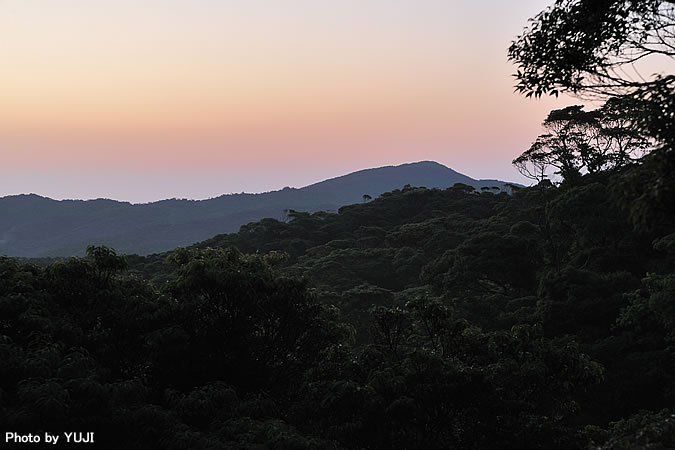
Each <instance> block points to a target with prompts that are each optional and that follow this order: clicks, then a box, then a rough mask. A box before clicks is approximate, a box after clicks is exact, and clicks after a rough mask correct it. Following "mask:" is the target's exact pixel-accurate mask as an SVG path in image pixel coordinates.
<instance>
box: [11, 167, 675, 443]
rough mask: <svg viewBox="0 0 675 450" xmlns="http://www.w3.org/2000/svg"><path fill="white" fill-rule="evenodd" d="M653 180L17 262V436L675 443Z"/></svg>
mask: <svg viewBox="0 0 675 450" xmlns="http://www.w3.org/2000/svg"><path fill="white" fill-rule="evenodd" d="M643 171H644V166H641V165H637V166H634V167H630V168H627V169H626V170H624V171H622V172H621V173H617V174H611V175H609V174H605V173H600V174H597V175H593V176H592V175H587V176H584V177H582V178H581V179H580V180H579V181H578V182H577V183H576V184H574V185H567V184H566V183H563V184H561V185H560V186H559V187H555V186H553V185H551V184H547V183H541V184H540V185H537V186H534V187H531V188H527V189H522V190H518V191H516V192H514V193H513V194H512V195H509V194H506V193H499V194H494V193H493V192H492V191H490V190H489V189H488V190H484V191H482V192H481V191H479V192H476V191H474V190H473V188H470V187H467V186H465V185H456V186H454V187H453V188H450V189H447V190H437V189H425V188H412V187H406V188H403V189H402V190H396V191H393V192H391V193H388V194H385V195H383V196H381V197H380V198H378V199H375V200H372V201H370V202H367V203H363V204H357V205H352V206H348V207H345V208H342V209H341V210H340V211H339V213H338V214H329V213H314V214H307V213H295V214H294V213H291V216H290V220H289V221H288V222H286V223H284V222H279V221H277V220H273V219H266V220H263V221H260V222H256V223H252V224H249V225H247V226H245V227H243V228H242V230H241V231H240V232H239V233H236V234H229V235H222V236H217V237H215V238H213V239H211V240H210V241H207V242H204V243H201V244H198V245H196V246H193V247H191V248H185V249H177V250H175V251H173V252H169V253H168V254H162V255H154V256H151V257H139V256H127V257H124V256H118V255H116V254H115V252H114V251H113V250H111V249H108V248H105V247H91V248H90V249H89V254H88V256H87V257H85V258H69V259H65V260H60V261H57V262H53V263H52V264H50V265H48V266H46V267H44V268H40V267H39V266H38V265H35V264H30V263H24V262H20V261H17V260H14V259H9V258H4V259H2V260H0V261H1V262H0V264H1V267H2V269H1V271H0V273H1V280H2V281H1V283H2V284H0V289H1V290H0V293H1V296H0V317H2V319H1V321H0V327H1V332H2V343H1V344H0V349H1V350H0V351H1V352H2V353H1V354H2V365H1V366H0V367H1V372H0V377H1V378H0V380H1V381H2V410H1V415H0V420H1V421H2V422H3V423H4V424H5V427H6V428H7V429H11V430H18V431H26V432H29V431H31V432H38V431H41V430H45V431H49V430H56V429H77V430H92V431H96V435H97V442H99V445H100V446H103V447H108V448H121V447H124V448H223V447H227V448H252V447H260V448H267V447H270V448H392V447H397V448H452V447H457V448H561V449H563V448H584V447H585V446H586V445H593V446H597V447H599V448H636V446H638V445H639V444H640V443H648V442H662V441H663V440H664V439H665V440H666V441H667V442H670V444H671V445H672V443H673V437H674V436H675V427H674V426H673V417H672V414H673V412H674V411H672V410H671V409H668V408H669V407H670V406H671V405H672V402H673V393H674V391H673V387H674V383H675V375H674V374H675V371H673V359H672V352H673V349H672V345H673V337H674V334H673V333H674V331H675V327H674V326H675V309H674V308H673V302H672V299H673V294H674V293H675V266H674V264H675V233H674V232H675V229H674V228H675V227H673V223H674V222H673V221H672V219H673V217H672V212H671V214H670V215H668V216H663V217H661V218H660V219H659V220H657V219H656V218H655V219H653V220H650V221H649V222H648V223H650V224H654V226H651V227H643V226H642V225H640V223H641V222H640V221H637V222H635V221H634V220H632V217H633V216H632V215H631V209H630V208H626V207H624V206H622V202H621V200H620V199H621V198H622V197H621V195H622V193H623V192H625V191H626V189H625V187H624V183H629V182H631V180H632V179H633V178H634V177H637V176H639V175H640V174H641V173H642V172H643ZM642 175H646V174H644V173H643V174H642ZM628 205H634V202H629V203H628ZM603 446H604V447H603ZM637 448H639V447H637ZM645 448H652V447H645ZM654 448H660V447H654Z"/></svg>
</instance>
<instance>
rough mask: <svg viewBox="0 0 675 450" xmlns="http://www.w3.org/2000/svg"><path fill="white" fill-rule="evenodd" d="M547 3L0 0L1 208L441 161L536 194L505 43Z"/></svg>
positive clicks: (531, 114) (523, 104) (301, 180)
mask: <svg viewBox="0 0 675 450" xmlns="http://www.w3.org/2000/svg"><path fill="white" fill-rule="evenodd" d="M548 3H550V2H549V1H546V0H521V1H518V2H506V1H504V0H483V1H481V2H477V1H474V0H469V1H453V0H438V1H437V0H386V1H385V0H340V1H337V2H336V1H328V0H325V1H324V0H283V1H281V0H278V1H277V0H266V1H261V0H247V1H240V0H236V1H235V0H232V1H227V0H143V1H138V0H133V1H131V0H115V1H109V0H57V1H54V0H0V61H2V69H1V70H0V157H1V164H0V196H2V195H10V194H18V193H29V192H34V193H37V194H40V195H46V196H50V197H53V198H59V199H60V198H97V197H107V198H114V199H120V200H129V201H132V202H146V201H152V200H158V199H162V198H170V197H179V198H207V197H212V196H217V195H220V194H223V193H229V192H242V191H247V192H262V191H267V190H272V189H280V188H282V187H284V186H295V187H300V186H303V185H307V184H310V183H312V182H316V181H320V180H322V179H325V178H328V177H333V176H338V175H342V174H345V173H348V172H350V171H354V170H358V169H362V168H367V167H377V166H382V165H392V164H400V163H405V162H412V161H419V160H435V161H438V162H440V163H442V164H445V165H447V166H449V167H452V168H453V169H455V170H458V171H460V172H463V173H465V174H467V175H469V176H472V177H474V178H500V179H506V180H513V181H520V182H524V179H522V178H521V177H520V176H519V175H518V173H517V172H516V171H515V169H513V167H512V166H511V163H510V162H511V160H512V159H513V158H514V157H516V156H518V155H519V154H520V153H521V152H522V151H524V150H526V149H527V148H528V147H529V145H530V143H531V142H532V141H533V140H534V138H535V137H536V136H537V134H539V133H540V125H539V124H540V123H541V121H542V120H543V119H544V118H545V117H546V114H547V113H548V111H549V110H551V109H553V108H558V107H562V106H564V105H567V104H571V103H574V102H575V100H574V99H569V98H561V99H558V100H556V99H544V100H536V101H535V100H527V99H525V98H523V97H521V96H518V95H517V94H515V93H513V85H514V80H513V79H512V77H511V73H512V72H513V71H514V67H513V66H512V65H511V64H510V63H508V62H507V60H506V49H507V47H508V45H509V43H510V41H511V40H512V39H514V38H515V37H516V36H517V35H518V34H519V33H520V32H521V31H522V28H523V27H524V26H525V25H526V24H527V19H528V18H529V17H532V16H533V15H535V14H536V13H537V12H538V11H540V10H541V9H543V8H544V7H545V6H546V5H547V4H548Z"/></svg>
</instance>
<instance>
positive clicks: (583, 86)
mask: <svg viewBox="0 0 675 450" xmlns="http://www.w3.org/2000/svg"><path fill="white" fill-rule="evenodd" d="M508 56H509V59H511V60H512V61H514V62H515V63H516V64H517V65H518V68H517V71H516V74H515V77H516V78H517V80H518V83H517V85H516V91H518V92H520V93H522V94H525V95H526V96H528V97H531V96H535V97H540V96H542V95H544V94H550V95H558V93H559V92H569V93H572V94H575V95H590V96H596V97H600V98H605V99H607V98H613V97H618V98H622V99H624V100H626V101H631V102H633V104H634V107H635V108H636V109H637V110H639V111H640V114H639V115H637V116H636V126H637V127H638V128H639V129H640V131H642V132H643V133H645V134H646V135H648V136H650V137H652V138H654V139H656V140H658V141H660V142H661V143H663V144H665V145H664V146H663V150H664V151H663V152H660V153H661V154H660V155H658V157H657V158H661V157H664V156H665V160H664V161H659V164H660V165H661V166H663V170H658V171H659V172H664V173H667V172H668V169H670V168H672V166H673V160H675V152H673V150H672V148H673V144H674V143H675V75H673V74H672V73H667V71H665V70H664V71H661V72H658V73H655V74H653V75H651V76H648V75H645V73H643V72H645V69H644V67H642V65H643V64H644V63H646V62H649V67H654V66H655V65H656V64H661V67H663V68H664V69H665V68H667V67H672V63H673V59H675V1H674V0H600V1H599V0H557V1H556V2H555V4H554V5H553V6H550V7H549V8H547V9H545V10H544V11H542V12H541V13H539V14H538V15H537V16H536V17H535V18H534V19H532V20H531V21H530V25H529V26H528V27H527V28H526V29H525V32H524V33H523V34H522V35H520V36H519V37H518V38H517V39H516V40H515V41H514V42H513V43H512V44H511V46H510V47H509V51H508ZM647 70H652V71H653V69H647ZM663 190H664V191H667V192H671V191H672V187H665V188H664V189H663Z"/></svg>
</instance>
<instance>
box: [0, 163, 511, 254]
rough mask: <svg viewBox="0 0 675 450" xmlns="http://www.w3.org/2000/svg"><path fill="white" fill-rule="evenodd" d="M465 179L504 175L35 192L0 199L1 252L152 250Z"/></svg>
mask: <svg viewBox="0 0 675 450" xmlns="http://www.w3.org/2000/svg"><path fill="white" fill-rule="evenodd" d="M456 183H464V184H467V185H470V186H473V187H475V188H476V189H480V188H482V187H487V188H491V187H498V188H500V189H508V188H507V187H505V183H504V182H503V181H498V180H474V179H472V178H470V177H468V176H466V175H462V174H460V173H458V172H456V171H454V170H452V169H450V168H448V167H445V166H443V165H441V164H438V163H436V162H432V161H423V162H417V163H411V164H403V165H400V166H387V167H380V168H375V169H366V170H360V171H358V172H353V173H350V174H348V175H344V176H341V177H337V178H332V179H329V180H325V181H322V182H319V183H315V184H312V185H309V186H306V187H303V188H299V189H296V188H284V189H282V190H279V191H272V192H266V193H262V194H245V193H242V194H229V195H222V196H220V197H216V198H212V199H208V200H177V199H171V200H162V201H158V202H153V203H145V204H131V203H127V202H119V201H115V200H108V199H97V200H52V199H50V198H46V197H41V196H38V195H35V194H30V195H15V196H8V197H2V198H0V255H8V256H23V257H44V256H74V255H82V254H84V252H85V250H86V248H87V246H88V245H107V246H110V247H113V248H115V249H116V250H117V251H118V252H121V253H137V254H150V253H156V252H161V251H166V250H170V249H173V248H176V247H181V246H186V245H190V244H192V243H194V242H197V241H202V240H205V239H208V238H210V237H212V236H214V235H216V234H221V233H230V232H235V231H238V230H239V227H240V226H242V225H245V224H247V223H249V222H252V221H257V220H260V219H262V218H266V217H271V218H274V219H279V220H284V218H285V217H286V212H287V211H288V210H295V211H307V212H315V211H337V210H338V208H340V207H341V206H344V205H349V204H353V203H358V202H362V201H364V195H368V196H370V197H372V198H375V197H377V196H379V195H380V194H382V193H383V192H388V191H392V190H394V189H400V188H402V187H403V186H404V185H406V184H410V185H411V186H425V187H428V188H440V189H445V188H448V187H450V186H452V185H454V184H456Z"/></svg>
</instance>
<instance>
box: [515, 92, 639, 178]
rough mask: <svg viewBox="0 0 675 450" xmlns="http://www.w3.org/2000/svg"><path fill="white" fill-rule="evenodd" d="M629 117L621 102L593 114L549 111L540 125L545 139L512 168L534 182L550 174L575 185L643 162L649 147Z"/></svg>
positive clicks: (581, 109) (574, 110)
mask: <svg viewBox="0 0 675 450" xmlns="http://www.w3.org/2000/svg"><path fill="white" fill-rule="evenodd" d="M634 117H635V114H634V112H633V111H632V110H631V107H630V105H628V104H627V102H626V101H624V100H622V99H620V98H613V99H610V100H608V101H607V102H606V103H605V104H604V105H603V106H602V107H601V108H598V109H596V110H593V111H584V107H583V106H582V105H575V106H568V107H566V108H563V109H558V110H553V111H551V113H550V114H549V115H548V117H547V118H546V120H545V121H544V123H543V124H542V126H543V127H544V129H546V131H547V133H545V134H542V135H540V136H539V137H538V138H537V140H536V141H535V142H534V143H533V144H532V146H531V147H530V148H529V149H528V150H527V151H525V152H523V154H521V155H520V156H519V157H518V158H516V159H514V160H513V164H514V165H515V166H516V168H517V169H518V171H519V172H520V173H521V174H523V175H524V176H526V177H528V178H531V179H533V180H536V181H538V182H541V181H543V180H544V179H546V178H547V177H548V172H549V171H550V170H551V169H553V170H555V172H554V173H555V174H556V175H559V176H561V177H562V178H563V179H565V180H566V181H574V180H576V179H577V178H579V177H580V176H581V175H582V174H584V173H598V172H600V171H604V170H613V169H617V168H620V167H623V166H624V165H626V164H628V163H630V162H631V161H634V160H635V159H636V158H637V157H639V156H642V155H643V154H644V153H645V152H646V151H647V150H648V148H649V144H650V141H649V140H648V139H647V138H646V137H645V136H644V135H642V134H641V133H640V132H639V131H638V130H637V129H636V128H635V126H634V123H635V120H634Z"/></svg>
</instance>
